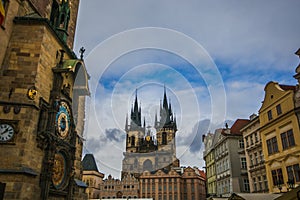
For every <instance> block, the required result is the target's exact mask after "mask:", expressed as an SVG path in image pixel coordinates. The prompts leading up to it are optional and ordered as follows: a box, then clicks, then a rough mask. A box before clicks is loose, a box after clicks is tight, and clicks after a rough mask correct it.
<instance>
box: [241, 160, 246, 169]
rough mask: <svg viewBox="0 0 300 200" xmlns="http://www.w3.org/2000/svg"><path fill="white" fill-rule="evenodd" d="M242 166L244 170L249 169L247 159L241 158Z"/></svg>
mask: <svg viewBox="0 0 300 200" xmlns="http://www.w3.org/2000/svg"><path fill="white" fill-rule="evenodd" d="M241 166H242V169H247V162H246V158H241Z"/></svg>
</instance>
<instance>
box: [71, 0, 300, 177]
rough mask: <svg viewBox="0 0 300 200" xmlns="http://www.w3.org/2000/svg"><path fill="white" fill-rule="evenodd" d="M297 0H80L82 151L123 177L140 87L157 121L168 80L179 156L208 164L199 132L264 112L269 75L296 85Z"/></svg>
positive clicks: (149, 117)
mask: <svg viewBox="0 0 300 200" xmlns="http://www.w3.org/2000/svg"><path fill="white" fill-rule="evenodd" d="M299 8H300V1H298V0H285V1H282V0H264V1H260V0H252V1H249V0H248V1H247V0H243V1H240V0H226V1H217V0H210V1H203V0H188V1H174V0H151V1H150V0H128V1H116V0H109V1H104V0H87V1H83V0H82V1H81V3H80V9H79V18H78V24H77V32H76V38H75V46H74V51H75V52H76V53H77V54H79V53H78V51H79V49H80V47H82V46H84V48H85V49H86V51H85V63H86V66H87V70H88V73H89V74H90V75H91V79H90V89H91V96H90V97H89V98H88V100H87V102H88V104H87V109H86V112H87V118H86V129H85V133H84V137H85V138H86V142H85V150H84V152H85V153H93V154H94V156H95V158H96V160H97V164H98V167H99V170H100V171H102V172H103V173H105V174H106V176H107V175H108V174H112V175H113V176H114V177H116V178H118V177H119V176H120V171H121V163H122V158H123V152H124V148H125V141H124V139H125V133H124V127H125V118H126V115H127V114H128V113H129V112H130V109H131V105H132V103H133V100H134V97H135V91H136V90H137V93H138V99H139V104H140V105H141V107H142V117H145V119H146V125H147V126H149V127H150V128H149V129H150V130H151V131H152V132H153V134H155V131H154V130H153V128H151V126H153V122H154V116H155V113H156V112H158V108H159V104H160V101H161V100H162V98H163V90H164V89H163V88H164V86H165V87H166V90H167V96H168V99H169V100H170V101H171V103H172V108H173V111H174V112H175V115H176V118H177V123H178V132H177V137H176V143H177V157H178V158H179V159H180V161H181V164H182V165H185V166H198V167H199V168H202V167H203V166H204V163H203V160H202V150H203V146H202V145H201V135H202V134H205V133H207V132H209V131H212V132H213V131H214V129H215V128H217V127H223V126H224V121H225V120H227V121H229V122H233V121H235V120H236V119H237V118H248V117H249V116H250V115H251V114H253V113H258V110H259V108H260V106H261V101H262V100H263V97H264V86H265V85H266V83H268V82H269V81H277V82H279V83H281V84H293V85H295V84H296V80H294V78H293V75H294V74H295V68H296V66H297V65H298V63H299V58H298V57H297V56H296V55H295V54H294V53H295V51H296V50H297V49H298V48H300V39H299V32H300V26H299V19H300V12H299Z"/></svg>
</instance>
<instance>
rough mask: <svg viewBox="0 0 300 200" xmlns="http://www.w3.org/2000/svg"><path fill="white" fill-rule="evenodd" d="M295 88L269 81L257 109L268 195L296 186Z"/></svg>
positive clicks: (298, 138)
mask: <svg viewBox="0 0 300 200" xmlns="http://www.w3.org/2000/svg"><path fill="white" fill-rule="evenodd" d="M295 89H296V86H288V85H280V84H278V83H276V82H269V83H268V84H267V85H266V87H265V97H264V101H263V104H262V106H261V108H260V110H259V120H260V129H259V131H260V134H261V138H262V148H263V153H264V156H265V167H266V172H267V173H266V175H267V178H268V184H269V190H270V192H272V193H274V192H281V191H288V190H289V187H290V184H293V185H295V184H296V185H298V184H299V182H300V178H299V172H300V168H299V163H300V160H299V155H300V154H299V153H300V132H299V122H298V118H297V115H296V113H295V103H294V98H295V96H294V95H295Z"/></svg>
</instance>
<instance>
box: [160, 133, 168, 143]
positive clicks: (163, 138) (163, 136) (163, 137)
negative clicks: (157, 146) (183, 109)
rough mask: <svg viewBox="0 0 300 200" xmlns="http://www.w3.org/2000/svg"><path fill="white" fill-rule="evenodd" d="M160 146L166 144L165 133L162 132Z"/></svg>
mask: <svg viewBox="0 0 300 200" xmlns="http://www.w3.org/2000/svg"><path fill="white" fill-rule="evenodd" d="M161 144H162V145H166V144H167V133H166V132H163V133H162V141H161Z"/></svg>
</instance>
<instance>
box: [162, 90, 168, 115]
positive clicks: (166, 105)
mask: <svg viewBox="0 0 300 200" xmlns="http://www.w3.org/2000/svg"><path fill="white" fill-rule="evenodd" d="M163 108H164V109H165V110H166V111H167V110H168V100H167V94H166V86H164V100H163Z"/></svg>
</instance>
